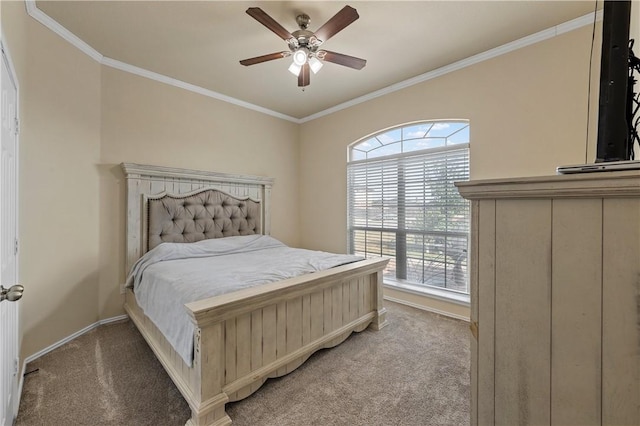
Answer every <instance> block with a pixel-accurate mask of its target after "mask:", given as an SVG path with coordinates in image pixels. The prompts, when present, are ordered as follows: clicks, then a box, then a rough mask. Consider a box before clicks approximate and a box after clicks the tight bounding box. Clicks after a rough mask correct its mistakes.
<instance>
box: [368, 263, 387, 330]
mask: <svg viewBox="0 0 640 426" xmlns="http://www.w3.org/2000/svg"><path fill="white" fill-rule="evenodd" d="M371 281H372V283H371V286H372V287H373V288H374V292H373V303H374V306H375V311H376V316H375V318H374V319H373V321H372V322H371V325H370V326H369V327H370V328H371V329H372V330H376V331H378V330H380V329H382V328H384V327H386V326H387V325H388V324H389V322H388V321H387V308H385V307H384V305H383V293H382V270H379V271H378V272H376V273H375V274H372V275H371Z"/></svg>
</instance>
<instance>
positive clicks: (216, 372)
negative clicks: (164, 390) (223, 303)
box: [187, 322, 231, 426]
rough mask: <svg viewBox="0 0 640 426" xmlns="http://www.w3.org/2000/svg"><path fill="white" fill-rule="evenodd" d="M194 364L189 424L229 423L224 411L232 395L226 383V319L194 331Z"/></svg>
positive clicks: (219, 424)
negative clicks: (227, 391) (226, 387)
mask: <svg viewBox="0 0 640 426" xmlns="http://www.w3.org/2000/svg"><path fill="white" fill-rule="evenodd" d="M193 350H194V355H193V358H194V359H193V367H194V369H195V371H196V374H195V375H194V383H193V388H192V391H193V406H192V407H191V413H192V415H191V419H189V421H188V422H187V426H199V425H215V426H222V425H229V424H231V418H229V416H228V415H227V413H226V412H225V411H224V406H225V404H226V403H227V402H228V401H229V397H228V396H227V394H226V393H224V392H223V391H222V387H223V385H224V374H225V372H224V369H225V351H224V322H217V323H213V324H207V325H206V326H204V327H201V328H200V327H198V328H197V329H196V333H195V342H194V348H193Z"/></svg>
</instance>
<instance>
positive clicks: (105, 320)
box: [24, 315, 129, 364]
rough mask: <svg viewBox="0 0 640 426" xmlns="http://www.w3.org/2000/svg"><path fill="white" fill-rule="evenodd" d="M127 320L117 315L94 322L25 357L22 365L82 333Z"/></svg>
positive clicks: (125, 316) (123, 316)
mask: <svg viewBox="0 0 640 426" xmlns="http://www.w3.org/2000/svg"><path fill="white" fill-rule="evenodd" d="M127 318H129V317H128V316H127V315H118V316H117V317H112V318H107V319H103V320H99V321H96V322H94V323H93V324H91V325H88V326H86V327H85V328H83V329H82V330H79V331H76V332H75V333H73V334H71V335H69V336H67V337H65V338H64V339H62V340H60V341H58V342H56V343H54V344H53V345H51V346H48V347H46V348H44V349H42V350H40V351H38V352H36V353H35V354H33V355H29V356H28V357H26V358H25V359H24V363H25V364H28V363H30V362H32V361H35V360H36V359H38V358H40V357H41V356H43V355H45V354H48V353H49V352H51V351H52V350H54V349H57V348H59V347H60V346H62V345H64V344H65V343H69V342H70V341H72V340H73V339H75V338H77V337H80V336H82V335H83V334H84V333H87V332H89V331H91V330H93V329H94V328H96V327H99V326H101V325H105V324H110V323H112V322H116V321H122V320H125V319H127Z"/></svg>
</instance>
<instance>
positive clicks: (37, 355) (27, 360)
mask: <svg viewBox="0 0 640 426" xmlns="http://www.w3.org/2000/svg"><path fill="white" fill-rule="evenodd" d="M128 318H129V316H128V315H118V316H117V317H111V318H106V319H103V320H99V321H96V322H94V323H93V324H91V325H88V326H86V327H85V328H83V329H82V330H79V331H76V332H75V333H73V334H71V335H69V336H67V337H65V338H64V339H62V340H60V341H58V342H56V343H54V344H53V345H51V346H47V347H46V348H44V349H42V350H41V351H38V352H36V353H35V354H33V355H29V356H28V357H26V358H25V359H24V361H23V362H22V369H21V371H20V380H19V382H18V400H17V402H16V404H17V407H16V410H15V411H16V415H17V414H18V410H17V408H18V407H20V398H21V397H22V386H23V384H24V375H25V373H26V369H27V364H29V363H30V362H33V361H35V360H36V359H38V358H40V357H41V356H43V355H46V354H48V353H49V352H51V351H52V350H54V349H57V348H59V347H60V346H62V345H64V344H65V343H69V342H70V341H72V340H73V339H75V338H77V337H80V336H82V335H83V334H84V333H87V332H89V331H91V330H93V329H94V328H96V327H99V326H101V325H105V324H111V323H112V322H117V321H122V320H126V319H128ZM14 420H15V419H14Z"/></svg>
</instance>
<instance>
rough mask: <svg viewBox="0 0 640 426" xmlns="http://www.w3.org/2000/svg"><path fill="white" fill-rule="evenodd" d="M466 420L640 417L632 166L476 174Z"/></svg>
mask: <svg viewBox="0 0 640 426" xmlns="http://www.w3.org/2000/svg"><path fill="white" fill-rule="evenodd" d="M458 187H459V190H460V193H461V194H462V196H463V197H465V198H468V199H470V200H472V239H471V250H472V253H471V303H472V305H471V329H472V334H473V337H472V342H471V343H472V345H471V349H472V360H471V361H472V405H471V413H472V424H474V425H488V424H502V425H516V424H518V425H639V424H640V172H637V171H630V172H612V173H593V174H582V175H566V176H552V177H541V178H527V179H520V180H493V181H475V182H466V183H460V184H458Z"/></svg>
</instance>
